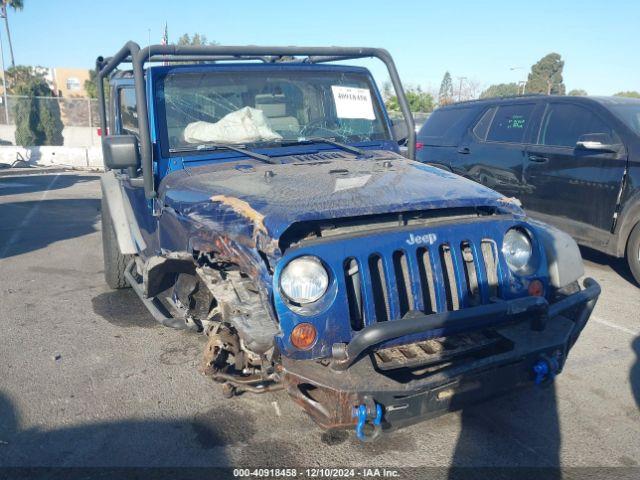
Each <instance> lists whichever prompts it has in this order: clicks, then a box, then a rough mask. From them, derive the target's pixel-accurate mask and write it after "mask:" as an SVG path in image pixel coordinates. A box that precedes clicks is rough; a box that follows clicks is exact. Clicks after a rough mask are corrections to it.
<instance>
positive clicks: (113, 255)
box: [101, 198, 132, 289]
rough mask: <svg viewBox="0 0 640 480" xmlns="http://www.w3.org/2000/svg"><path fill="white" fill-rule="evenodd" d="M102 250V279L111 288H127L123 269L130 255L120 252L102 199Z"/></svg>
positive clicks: (109, 216) (107, 210)
mask: <svg viewBox="0 0 640 480" xmlns="http://www.w3.org/2000/svg"><path fill="white" fill-rule="evenodd" d="M101 205H102V209H101V210H102V252H103V255H104V279H105V280H106V281H107V285H109V286H110V287H111V288H113V289H120V288H127V287H129V282H128V281H127V279H126V278H125V276H124V271H125V269H126V268H127V265H128V264H129V262H130V261H131V257H132V256H131V255H123V254H122V253H120V247H119V246H118V239H117V238H116V231H115V229H114V228H113V221H112V220H111V214H110V213H109V207H108V206H107V202H105V200H104V198H103V199H102V204H101Z"/></svg>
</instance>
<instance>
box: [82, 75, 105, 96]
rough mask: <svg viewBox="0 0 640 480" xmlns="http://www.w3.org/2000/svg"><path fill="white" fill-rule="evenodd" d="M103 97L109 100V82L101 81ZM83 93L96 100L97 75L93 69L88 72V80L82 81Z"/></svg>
mask: <svg viewBox="0 0 640 480" xmlns="http://www.w3.org/2000/svg"><path fill="white" fill-rule="evenodd" d="M102 85H103V88H104V95H105V97H106V98H109V82H108V81H107V80H106V79H104V78H103V79H102ZM84 91H85V92H86V93H87V96H88V97H89V98H98V74H97V73H96V70H95V69H92V70H89V79H88V80H85V81H84Z"/></svg>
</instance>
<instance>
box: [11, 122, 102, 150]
mask: <svg viewBox="0 0 640 480" xmlns="http://www.w3.org/2000/svg"><path fill="white" fill-rule="evenodd" d="M62 136H63V137H64V146H65V147H94V146H95V147H99V146H100V137H99V136H98V129H97V128H90V127H64V129H63V130H62ZM0 140H2V142H0V143H4V142H9V143H11V144H12V145H14V144H15V143H16V126H15V125H0Z"/></svg>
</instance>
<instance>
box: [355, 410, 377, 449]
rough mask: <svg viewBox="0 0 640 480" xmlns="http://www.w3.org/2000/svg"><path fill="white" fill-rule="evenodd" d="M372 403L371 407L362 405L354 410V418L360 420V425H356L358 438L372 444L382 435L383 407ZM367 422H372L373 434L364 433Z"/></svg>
mask: <svg viewBox="0 0 640 480" xmlns="http://www.w3.org/2000/svg"><path fill="white" fill-rule="evenodd" d="M367 403H369V402H367ZM370 403H371V405H370V406H369V407H367V405H360V406H358V407H354V408H353V414H352V417H353V418H357V419H358V423H357V424H356V437H358V440H360V441H362V442H372V441H374V440H375V439H376V438H378V437H379V436H380V433H382V426H381V424H382V405H380V404H379V403H375V402H373V401H372V402H370ZM367 420H371V422H370V425H371V426H373V432H372V433H371V434H366V433H365V431H364V427H365V425H366V424H367Z"/></svg>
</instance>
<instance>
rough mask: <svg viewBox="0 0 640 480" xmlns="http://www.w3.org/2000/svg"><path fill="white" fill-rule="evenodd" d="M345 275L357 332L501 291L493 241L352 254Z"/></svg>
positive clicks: (471, 303)
mask: <svg viewBox="0 0 640 480" xmlns="http://www.w3.org/2000/svg"><path fill="white" fill-rule="evenodd" d="M363 270H364V271H363ZM344 276H345V283H346V286H347V297H348V302H349V314H350V320H351V326H352V329H353V330H360V329H362V328H363V327H364V326H365V325H366V324H370V323H374V322H385V321H389V320H397V319H399V318H402V317H404V316H405V315H406V314H407V312H409V311H412V310H419V311H422V312H424V313H427V314H429V313H436V312H443V311H455V310H459V309H461V308H468V307H473V306H477V305H480V304H482V303H487V302H488V301H490V300H491V299H492V298H495V297H497V296H498V293H499V291H498V290H499V278H498V258H497V250H496V245H495V243H494V242H493V241H491V240H482V241H481V242H478V244H476V245H474V244H473V242H471V241H468V240H465V241H462V242H460V243H456V244H453V243H441V244H436V245H430V246H428V247H426V246H420V247H417V248H412V249H398V250H395V251H393V253H392V254H391V256H390V258H384V257H383V256H382V255H381V254H378V253H375V254H372V255H370V256H369V257H368V258H367V259H366V261H365V262H362V261H360V260H358V259H357V258H355V257H350V258H348V259H346V260H345V262H344ZM367 299H369V300H368V301H369V303H371V305H369V306H367V305H366V303H367ZM438 299H439V301H438ZM367 307H369V308H367Z"/></svg>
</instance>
